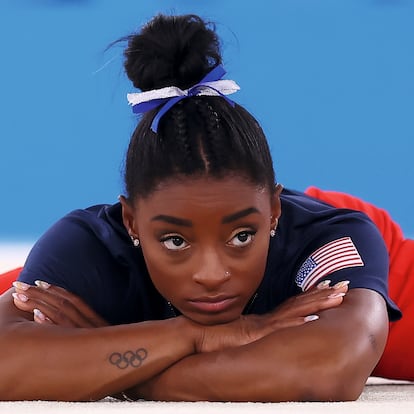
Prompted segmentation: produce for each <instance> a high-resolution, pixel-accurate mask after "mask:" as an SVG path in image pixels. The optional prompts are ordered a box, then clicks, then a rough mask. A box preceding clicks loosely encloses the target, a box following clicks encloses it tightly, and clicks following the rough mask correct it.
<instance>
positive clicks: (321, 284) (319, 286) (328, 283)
mask: <svg viewBox="0 0 414 414" xmlns="http://www.w3.org/2000/svg"><path fill="white" fill-rule="evenodd" d="M330 284H331V281H330V280H324V281H323V282H321V283H319V284H318V286H316V287H317V288H318V289H319V290H322V289H326V288H327V287H328V286H329V285H330Z"/></svg>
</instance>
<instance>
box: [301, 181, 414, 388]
mask: <svg viewBox="0 0 414 414" xmlns="http://www.w3.org/2000/svg"><path fill="white" fill-rule="evenodd" d="M305 192H306V194H308V195H310V196H312V197H314V198H317V199H319V200H322V201H324V202H326V203H328V204H330V205H332V206H335V207H339V208H349V209H353V210H359V211H363V212H364V213H366V214H367V215H368V216H369V217H370V218H371V220H372V221H373V222H374V223H375V224H376V226H377V227H378V229H379V230H380V232H381V234H382V236H383V238H384V241H385V243H386V245H387V249H388V252H389V255H390V271H389V279H388V283H389V295H390V297H391V299H392V300H393V301H394V302H395V303H396V304H397V305H398V307H399V308H400V309H401V311H402V313H403V318H402V319H401V320H399V321H397V322H392V323H390V333H389V336H388V341H387V345H386V347H385V351H384V353H383V356H382V358H381V360H380V362H379V363H378V365H377V367H376V368H375V371H374V373H373V375H377V376H381V377H386V378H394V379H405V380H414V297H413V294H414V240H409V239H406V238H404V235H403V232H402V231H401V228H400V227H399V226H398V224H397V223H395V222H394V221H393V220H392V218H391V217H390V215H389V214H388V213H387V212H386V211H385V210H382V209H380V208H378V207H375V206H374V205H372V204H369V203H367V202H364V201H362V200H360V199H358V198H356V197H353V196H350V195H348V194H344V193H339V192H334V191H322V190H320V189H318V188H316V187H310V188H308V189H307V190H306V191H305Z"/></svg>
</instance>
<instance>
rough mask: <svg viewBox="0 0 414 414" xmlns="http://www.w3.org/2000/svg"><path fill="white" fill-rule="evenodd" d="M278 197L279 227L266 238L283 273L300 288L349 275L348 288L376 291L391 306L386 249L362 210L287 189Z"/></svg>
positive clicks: (378, 233)
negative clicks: (325, 201)
mask: <svg viewBox="0 0 414 414" xmlns="http://www.w3.org/2000/svg"><path fill="white" fill-rule="evenodd" d="M281 201H282V215H281V218H280V221H279V223H280V226H279V227H280V228H279V229H278V233H277V238H275V240H274V241H272V243H271V247H270V251H269V256H270V259H269V260H270V261H274V262H275V263H278V267H279V268H280V269H281V272H282V273H284V276H285V278H287V279H288V280H290V281H291V283H294V284H295V285H296V286H297V287H298V288H300V289H301V290H308V289H310V288H312V287H313V286H315V285H316V284H317V283H318V282H320V281H322V280H324V279H330V280H332V282H333V283H335V282H339V281H341V280H350V282H351V283H350V287H351V288H369V289H373V290H376V291H377V292H379V293H380V294H381V295H382V296H383V297H384V298H385V299H386V300H387V302H388V304H389V309H390V310H391V311H392V309H393V307H394V305H393V303H392V302H391V301H390V300H389V298H388V287H387V280H388V269H389V257H388V251H387V249H386V246H385V243H384V240H383V238H382V236H381V234H380V232H379V230H378V228H377V227H376V225H375V224H374V223H373V222H372V221H371V219H370V218H369V217H368V216H367V215H366V214H364V213H363V212H360V211H355V210H351V209H345V208H335V207H333V206H331V205H329V204H326V203H324V202H323V201H319V200H316V199H314V198H312V197H308V196H307V195H306V194H304V193H300V192H296V191H290V190H286V191H284V192H283V193H282V196H281ZM284 269H286V270H287V272H288V273H285V270H284ZM395 315H396V314H395Z"/></svg>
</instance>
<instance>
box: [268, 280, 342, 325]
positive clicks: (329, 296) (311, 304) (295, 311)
mask: <svg viewBox="0 0 414 414" xmlns="http://www.w3.org/2000/svg"><path fill="white" fill-rule="evenodd" d="M347 289H348V288H347V286H343V287H341V288H339V289H333V288H330V289H323V290H320V291H317V292H316V293H313V294H307V293H306V294H301V295H298V296H295V297H293V298H291V299H288V300H287V301H286V302H284V303H283V304H282V305H280V306H279V307H277V308H276V309H275V310H274V311H273V312H272V315H273V316H274V318H275V319H289V318H295V317H305V316H307V315H311V314H315V313H318V312H319V311H321V310H326V309H330V308H334V307H337V306H339V305H340V304H341V303H342V301H343V298H344V296H345V295H346V291H347Z"/></svg>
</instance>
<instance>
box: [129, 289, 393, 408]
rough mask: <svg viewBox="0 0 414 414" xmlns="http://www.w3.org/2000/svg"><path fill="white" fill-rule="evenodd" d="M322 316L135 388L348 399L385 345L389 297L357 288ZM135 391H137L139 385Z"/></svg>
mask: <svg viewBox="0 0 414 414" xmlns="http://www.w3.org/2000/svg"><path fill="white" fill-rule="evenodd" d="M319 315H320V319H319V320H317V321H315V322H312V323H311V324H305V325H302V326H299V327H292V328H287V329H284V330H281V331H278V332H275V333H272V334H270V335H268V336H266V337H264V338H262V339H260V340H258V341H255V342H253V343H250V344H247V345H244V346H240V347H238V348H235V349H226V350H223V351H219V352H212V353H208V354H197V355H192V356H189V357H187V358H184V359H183V360H181V361H180V362H178V363H177V364H175V365H173V366H172V367H170V368H169V369H167V370H166V371H164V372H163V373H162V374H161V375H159V376H157V377H156V378H154V379H153V380H151V381H149V382H147V383H146V384H145V385H144V386H142V387H140V388H138V389H135V392H136V393H137V395H136V397H138V396H140V397H141V398H147V399H154V400H189V401H194V400H210V401H275V402H276V401H342V400H355V399H357V398H358V397H359V395H360V394H361V392H362V390H363V387H364V385H365V382H366V380H367V377H368V376H369V375H370V373H371V372H372V370H373V368H374V367H375V365H376V363H377V362H378V360H379V358H380V356H381V353H382V351H383V349H384V346H385V342H386V337H387V332H388V318H387V311H386V305H385V301H384V299H383V298H382V297H381V296H380V295H379V294H378V293H376V292H374V291H371V290H367V289H354V290H351V291H350V292H349V293H348V294H347V296H346V297H345V299H344V301H343V303H342V305H341V306H339V307H337V308H334V309H328V310H325V311H322V312H320V313H319ZM132 391H133V390H131V392H132Z"/></svg>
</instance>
